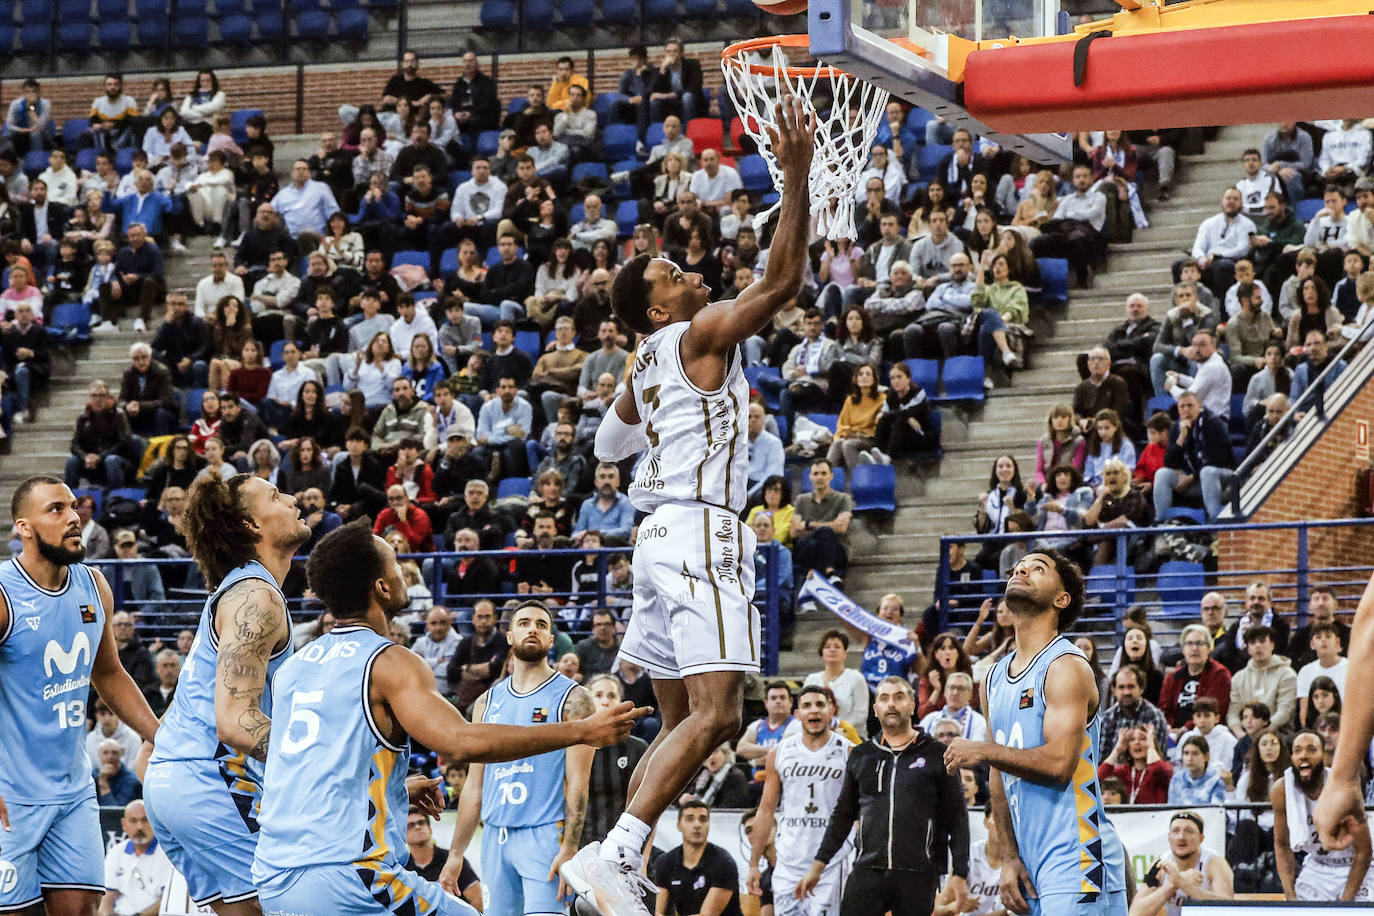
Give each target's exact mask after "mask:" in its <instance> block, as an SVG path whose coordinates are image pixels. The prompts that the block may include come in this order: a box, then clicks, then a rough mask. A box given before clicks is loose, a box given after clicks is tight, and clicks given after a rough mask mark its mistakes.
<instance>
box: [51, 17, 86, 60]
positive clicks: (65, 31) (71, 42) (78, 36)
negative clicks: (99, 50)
mask: <svg viewBox="0 0 1374 916" xmlns="http://www.w3.org/2000/svg"><path fill="white" fill-rule="evenodd" d="M92 31H93V30H92V29H91V24H90V23H89V22H74V23H70V24H64V25H59V26H58V27H57V49H58V50H59V51H60V52H62V53H64V54H76V53H80V52H82V51H89V50H90V48H91V32H92Z"/></svg>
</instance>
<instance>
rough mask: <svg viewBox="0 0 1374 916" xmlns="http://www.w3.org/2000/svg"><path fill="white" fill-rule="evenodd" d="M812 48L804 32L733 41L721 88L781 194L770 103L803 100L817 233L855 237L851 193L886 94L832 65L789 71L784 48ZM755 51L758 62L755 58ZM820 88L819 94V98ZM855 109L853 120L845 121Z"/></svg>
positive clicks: (760, 220)
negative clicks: (825, 101)
mask: <svg viewBox="0 0 1374 916" xmlns="http://www.w3.org/2000/svg"><path fill="white" fill-rule="evenodd" d="M809 47H810V44H809V39H808V38H807V36H805V35H769V36H766V37H764V38H753V39H750V40H748V41H741V42H737V43H735V44H733V45H730V47H728V48H726V49H725V50H724V51H722V52H721V61H720V67H721V70H722V71H723V72H724V73H725V85H726V88H727V89H728V90H729V92H730V98H731V99H733V100H734V103H735V110H736V111H737V112H739V116H740V120H741V122H743V124H744V129H745V131H747V132H748V134H749V136H751V137H753V138H754V141H755V142H756V143H758V148H759V155H760V156H762V157H763V161H764V163H765V164H767V166H768V174H769V176H771V177H772V179H773V186H774V187H775V188H777V189H778V191H779V193H781V192H782V180H783V179H782V169H781V168H779V166H778V160H777V157H775V156H774V155H773V149H772V140H771V139H770V137H769V136H768V132H767V131H766V130H765V129H764V128H765V127H769V126H771V127H773V129H774V130H776V129H777V124H776V122H775V121H774V111H773V106H774V105H775V104H776V103H777V102H778V101H779V100H780V98H781V97H782V96H783V95H787V94H790V95H792V96H795V97H796V98H799V99H801V100H802V101H803V104H804V105H805V108H806V111H807V112H813V113H815V114H816V152H815V155H814V156H813V158H812V160H811V172H810V190H811V200H812V210H813V212H814V213H815V215H816V234H817V235H820V236H823V237H825V238H830V239H837V238H853V237H854V235H855V229H854V204H855V201H856V198H855V195H854V192H855V190H856V189H857V187H858V184H859V176H860V175H861V174H862V173H863V170H864V165H865V164H867V162H868V154H869V150H870V149H872V147H873V140H874V138H875V137H876V136H877V134H878V124H879V123H880V122H881V121H882V118H883V113H884V110H885V109H886V107H887V99H888V93H887V90H885V89H880V88H878V87H877V86H874V85H873V84H872V83H866V82H864V81H863V80H861V79H858V78H857V77H854V76H851V75H850V74H848V73H845V72H844V71H843V70H839V69H837V68H835V67H828V66H825V65H824V64H821V65H819V66H815V67H793V66H790V65H789V64H788V61H787V54H786V52H785V51H784V48H801V49H803V50H806V49H808V48H809ZM755 53H757V54H758V56H759V59H755V57H754V55H755ZM818 90H819V93H818ZM817 94H819V95H822V96H824V95H829V96H830V99H831V103H830V110H829V112H828V114H827V115H825V116H822V115H821V114H820V113H819V112H817V111H816V109H815V105H814V101H815V99H816V97H817ZM851 108H852V109H854V110H855V111H856V113H857V120H856V121H854V122H852V123H850V122H849V111H850V109H851ZM777 208H778V204H774V205H773V206H771V207H769V208H768V209H767V210H765V211H764V212H762V213H760V214H759V215H758V216H756V217H754V227H755V229H756V230H759V231H762V228H763V225H764V223H765V222H766V221H767V220H768V217H770V216H772V214H773V211H775V210H776V209H777Z"/></svg>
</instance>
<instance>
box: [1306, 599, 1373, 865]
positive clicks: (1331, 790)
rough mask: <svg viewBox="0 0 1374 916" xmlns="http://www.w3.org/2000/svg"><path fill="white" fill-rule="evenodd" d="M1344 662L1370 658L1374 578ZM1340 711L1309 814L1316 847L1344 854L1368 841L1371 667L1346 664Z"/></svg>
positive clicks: (1357, 613)
mask: <svg viewBox="0 0 1374 916" xmlns="http://www.w3.org/2000/svg"><path fill="white" fill-rule="evenodd" d="M1346 657H1347V658H1358V659H1367V658H1374V578H1371V579H1370V580H1369V584H1368V585H1366V586H1365V589H1364V595H1363V596H1361V598H1360V606H1359V608H1357V609H1356V611H1355V621H1354V624H1353V625H1352V626H1351V628H1350V651H1349V652H1347V653H1346ZM1343 693H1344V696H1343V697H1342V707H1341V733H1340V737H1339V738H1338V739H1337V742H1336V750H1335V752H1334V753H1333V754H1332V757H1331V769H1330V771H1329V772H1328V773H1327V775H1326V785H1325V787H1324V788H1323V789H1322V795H1321V798H1319V799H1318V800H1317V804H1316V807H1315V808H1313V810H1312V817H1313V819H1314V820H1315V821H1316V824H1317V830H1318V831H1319V832H1320V836H1321V844H1322V846H1324V847H1325V848H1327V849H1329V850H1336V849H1344V848H1345V847H1347V846H1349V845H1350V844H1351V843H1353V842H1355V841H1356V840H1357V839H1360V838H1366V839H1367V838H1368V837H1369V827H1368V826H1367V825H1366V823H1365V813H1364V790H1363V785H1362V776H1363V775H1364V772H1365V759H1366V756H1367V755H1368V753H1369V745H1370V741H1371V740H1372V739H1374V665H1351V666H1350V669H1349V671H1348V672H1347V673H1346V679H1345V690H1344V691H1343Z"/></svg>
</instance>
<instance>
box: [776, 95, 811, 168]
mask: <svg viewBox="0 0 1374 916" xmlns="http://www.w3.org/2000/svg"><path fill="white" fill-rule="evenodd" d="M773 120H774V121H775V122H777V127H776V128H774V127H773V126H771V125H765V126H764V130H766V131H767V132H768V138H769V141H770V143H769V145H770V146H771V147H772V149H773V155H774V157H776V158H777V160H778V165H779V166H781V167H782V171H783V174H784V175H789V174H790V175H798V176H800V175H806V174H808V173H809V172H810V170H811V157H812V155H813V154H814V153H815V152H816V113H815V112H814V111H808V110H807V108H806V105H805V101H804V100H803V99H800V98H797V97H796V96H793V95H784V96H783V97H782V99H780V100H779V101H778V102H777V103H776V104H775V105H774V106H773Z"/></svg>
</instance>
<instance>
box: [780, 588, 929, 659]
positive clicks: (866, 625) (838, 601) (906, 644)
mask: <svg viewBox="0 0 1374 916" xmlns="http://www.w3.org/2000/svg"><path fill="white" fill-rule="evenodd" d="M808 598H810V599H811V600H812V601H815V602H816V603H817V604H819V605H821V606H823V607H824V608H825V609H826V610H828V611H829V612H830V613H832V614H834V615H835V616H836V617H838V618H840V619H841V620H843V621H844V622H845V623H847V624H849V625H850V626H852V627H854V629H856V630H860V631H862V632H864V633H867V634H868V635H869V636H872V637H873V638H874V639H877V640H881V641H882V642H885V643H887V644H888V645H889V646H893V647H895V648H898V649H902V650H904V651H906V652H911V653H919V652H920V649H919V648H918V647H917V646H916V645H915V644H914V643H912V642H911V640H910V639H908V638H907V637H908V635H909V633H910V627H905V626H901V625H899V624H894V623H888V622H887V621H886V620H883V619H882V618H881V617H878V616H876V615H874V614H870V613H869V612H868V611H865V610H864V609H863V608H861V607H859V606H858V605H857V604H855V603H854V602H853V600H851V599H850V597H849V596H848V595H846V594H845V593H844V592H842V591H840V590H839V589H838V588H836V587H835V586H833V585H831V584H830V583H829V582H827V581H826V580H825V579H823V578H821V577H820V576H819V575H817V574H816V573H814V572H812V573H811V574H810V575H808V576H807V577H806V582H805V583H803V584H802V587H801V591H800V592H799V593H798V594H797V601H798V603H800V602H802V601H805V600H807V599H808Z"/></svg>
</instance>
